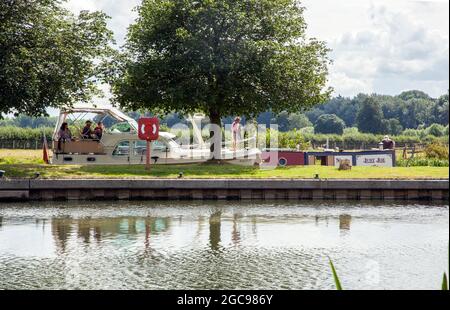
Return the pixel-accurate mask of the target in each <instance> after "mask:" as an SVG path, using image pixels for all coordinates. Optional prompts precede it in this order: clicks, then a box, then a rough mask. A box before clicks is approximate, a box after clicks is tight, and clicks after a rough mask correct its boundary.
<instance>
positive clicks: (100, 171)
mask: <svg viewBox="0 0 450 310" xmlns="http://www.w3.org/2000/svg"><path fill="white" fill-rule="evenodd" d="M0 170H5V171H6V176H7V177H12V178H20V177H31V176H33V175H34V173H36V172H39V173H40V174H41V177H43V178H176V177H178V175H179V173H180V172H183V175H184V177H185V178H196V179H197V178H201V179H203V178H284V179H312V178H314V177H315V175H316V174H318V175H319V177H320V178H321V179H448V177H449V171H448V168H440V167H410V168H376V167H353V169H352V170H351V171H339V170H338V169H336V168H334V167H322V166H305V167H301V166H299V167H287V168H277V169H273V170H264V169H259V168H256V167H241V166H235V165H230V164H223V165H217V164H214V165H213V164H193V165H176V166H172V165H165V166H159V165H158V166H152V168H151V170H150V171H147V170H145V167H144V166H143V165H130V166H77V165H67V166H51V165H39V164H1V163H0Z"/></svg>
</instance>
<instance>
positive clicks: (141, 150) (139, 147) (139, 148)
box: [133, 140, 168, 156]
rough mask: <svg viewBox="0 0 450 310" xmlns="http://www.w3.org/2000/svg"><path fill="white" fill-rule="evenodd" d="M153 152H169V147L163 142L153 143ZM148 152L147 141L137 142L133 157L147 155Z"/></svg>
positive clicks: (134, 146)
mask: <svg viewBox="0 0 450 310" xmlns="http://www.w3.org/2000/svg"><path fill="white" fill-rule="evenodd" d="M151 146H152V148H151V151H152V152H165V151H166V150H168V147H167V145H166V144H165V143H164V142H163V141H160V140H158V141H152V143H151ZM146 152H147V142H146V141H135V142H134V145H133V155H134V156H141V155H145V153H146Z"/></svg>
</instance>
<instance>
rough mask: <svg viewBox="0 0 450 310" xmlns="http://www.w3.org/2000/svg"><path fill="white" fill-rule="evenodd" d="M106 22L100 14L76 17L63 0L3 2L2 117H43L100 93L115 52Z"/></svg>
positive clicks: (0, 52) (0, 32)
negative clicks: (104, 71)
mask: <svg viewBox="0 0 450 310" xmlns="http://www.w3.org/2000/svg"><path fill="white" fill-rule="evenodd" d="M106 20H107V17H106V15H105V14H103V13H100V12H93V13H89V12H85V11H83V12H81V13H80V15H79V16H77V17H76V16H74V15H72V14H70V13H69V12H68V11H66V10H64V9H63V8H62V6H61V1H59V0H2V1H0V117H1V115H2V113H6V114H9V113H15V114H20V113H25V114H28V115H32V116H38V115H42V114H46V108H47V107H56V108H57V107H60V106H61V105H70V104H73V103H74V102H77V101H87V100H89V99H90V97H91V96H92V95H93V94H96V93H97V90H98V89H97V87H96V86H97V84H98V82H97V77H98V76H100V73H101V72H102V70H101V68H102V66H101V62H102V60H103V58H104V57H107V56H108V55H110V52H111V49H110V47H109V42H110V41H111V40H112V33H111V32H110V31H109V30H108V29H107V26H106Z"/></svg>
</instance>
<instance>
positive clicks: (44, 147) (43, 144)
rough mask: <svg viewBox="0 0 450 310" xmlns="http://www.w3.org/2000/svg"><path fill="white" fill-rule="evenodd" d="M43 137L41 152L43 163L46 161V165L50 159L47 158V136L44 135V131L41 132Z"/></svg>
mask: <svg viewBox="0 0 450 310" xmlns="http://www.w3.org/2000/svg"><path fill="white" fill-rule="evenodd" d="M43 138H44V141H43V143H42V152H43V156H42V157H43V158H42V159H43V160H44V163H46V164H47V165H48V164H50V160H49V158H48V144H47V138H46V137H45V133H44V134H43Z"/></svg>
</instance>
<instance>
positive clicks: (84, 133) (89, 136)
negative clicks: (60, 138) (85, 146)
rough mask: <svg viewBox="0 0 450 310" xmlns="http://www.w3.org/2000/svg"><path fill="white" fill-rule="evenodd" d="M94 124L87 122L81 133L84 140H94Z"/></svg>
mask: <svg viewBox="0 0 450 310" xmlns="http://www.w3.org/2000/svg"><path fill="white" fill-rule="evenodd" d="M91 126H92V122H91V121H86V125H85V126H84V128H83V131H82V132H81V137H82V138H83V139H92V134H93V132H92V129H91Z"/></svg>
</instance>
